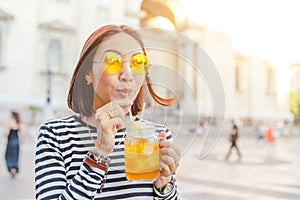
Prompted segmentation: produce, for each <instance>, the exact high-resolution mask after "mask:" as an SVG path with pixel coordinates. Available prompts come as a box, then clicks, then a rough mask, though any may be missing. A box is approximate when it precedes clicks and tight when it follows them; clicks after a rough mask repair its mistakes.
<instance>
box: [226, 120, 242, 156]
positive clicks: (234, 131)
mask: <svg viewBox="0 0 300 200" xmlns="http://www.w3.org/2000/svg"><path fill="white" fill-rule="evenodd" d="M238 137H239V134H238V127H237V125H236V124H233V126H232V128H231V132H230V137H229V141H230V142H231V146H230V148H229V151H228V153H227V155H226V157H225V160H228V158H229V156H230V155H231V151H232V149H233V148H235V149H236V152H237V154H238V157H239V161H240V160H241V158H242V155H241V152H240V150H239V147H238V146H237V140H238Z"/></svg>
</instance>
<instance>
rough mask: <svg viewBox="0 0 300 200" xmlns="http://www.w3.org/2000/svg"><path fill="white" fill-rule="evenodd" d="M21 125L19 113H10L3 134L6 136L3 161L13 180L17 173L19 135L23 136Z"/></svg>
mask: <svg viewBox="0 0 300 200" xmlns="http://www.w3.org/2000/svg"><path fill="white" fill-rule="evenodd" d="M23 132H24V131H23V124H22V121H21V118H20V115H19V113H17V112H12V113H11V118H10V120H9V121H8V123H7V125H6V127H5V130H4V134H5V136H7V145H6V151H5V161H6V166H7V170H8V172H9V173H10V175H11V177H12V178H14V177H15V175H16V174H17V173H18V172H19V151H20V139H19V137H20V134H23Z"/></svg>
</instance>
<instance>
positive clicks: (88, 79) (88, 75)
mask: <svg viewBox="0 0 300 200" xmlns="http://www.w3.org/2000/svg"><path fill="white" fill-rule="evenodd" d="M85 80H86V84H87V85H90V84H91V83H92V82H93V75H92V73H91V72H89V73H88V74H86V75H85Z"/></svg>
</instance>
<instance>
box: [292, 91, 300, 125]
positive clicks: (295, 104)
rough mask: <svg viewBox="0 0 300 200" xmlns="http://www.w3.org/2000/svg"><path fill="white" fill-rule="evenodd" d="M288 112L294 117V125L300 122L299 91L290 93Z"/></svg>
mask: <svg viewBox="0 0 300 200" xmlns="http://www.w3.org/2000/svg"><path fill="white" fill-rule="evenodd" d="M290 110H291V112H292V113H293V114H294V116H295V123H299V122H300V89H298V90H291V91H290Z"/></svg>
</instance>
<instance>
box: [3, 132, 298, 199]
mask: <svg viewBox="0 0 300 200" xmlns="http://www.w3.org/2000/svg"><path fill="white" fill-rule="evenodd" d="M174 143H175V144H176V145H177V146H179V148H180V149H181V151H182V158H181V161H180V167H179V169H178V173H177V183H178V189H179V193H180V196H181V199H183V200H199V199H205V200H221V199H222V200H227V199H228V200H229V199H230V200H237V199H243V200H244V199H245V200H250V199H251V200H253V199H258V200H260V199H262V200H283V199H295V200H296V199H300V171H299V169H300V157H299V155H300V145H299V144H300V137H299V136H292V135H289V136H286V137H280V138H277V139H276V141H275V143H274V144H268V143H265V142H262V143H258V142H256V141H255V138H254V136H251V135H244V136H243V135H241V137H240V141H239V146H240V149H241V152H242V160H241V161H238V158H237V155H236V152H235V151H233V152H232V155H231V157H230V158H229V160H228V161H225V160H224V157H225V155H226V153H227V150H228V148H229V142H228V141H227V136H225V135H223V136H221V137H220V138H219V139H218V138H217V136H213V135H212V136H210V137H205V136H194V135H193V134H191V133H189V134H186V135H176V136H175V137H174ZM5 144H6V141H5V138H4V137H1V141H0V154H1V155H2V160H1V165H0V199H1V200H25V199H34V150H35V135H33V134H31V135H30V134H29V135H28V136H27V139H26V141H25V142H24V143H23V144H22V146H21V154H20V174H18V176H17V177H16V178H15V179H12V178H11V177H10V175H9V174H8V173H7V171H6V167H5V162H4V151H5ZM214 144H215V146H214ZM213 146H214V148H213V150H212V151H211V152H210V151H209V149H210V147H213ZM207 152H210V153H209V155H208V156H205V155H206V153H207Z"/></svg>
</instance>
